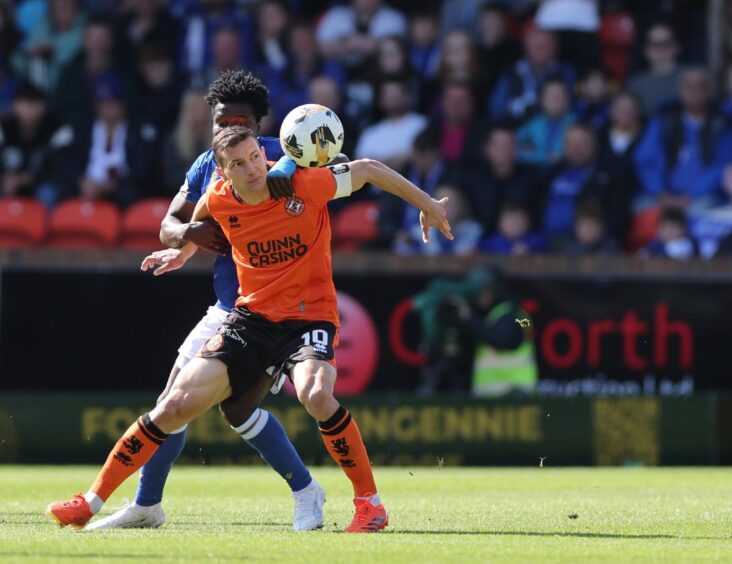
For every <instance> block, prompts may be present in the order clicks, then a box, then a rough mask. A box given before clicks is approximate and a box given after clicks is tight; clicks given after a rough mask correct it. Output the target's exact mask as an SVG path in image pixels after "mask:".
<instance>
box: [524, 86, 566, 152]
mask: <svg viewBox="0 0 732 564" xmlns="http://www.w3.org/2000/svg"><path fill="white" fill-rule="evenodd" d="M576 120H577V118H576V117H575V115H574V113H572V112H571V111H570V96H569V90H568V89H567V85H566V84H565V83H564V81H563V80H561V79H558V78H554V79H551V80H548V81H547V82H545V83H544V84H543V85H542V87H541V112H540V113H538V114H537V115H535V116H534V117H533V118H531V119H530V120H529V121H528V122H527V123H526V124H524V125H523V126H522V127H521V128H520V129H519V130H518V156H519V160H520V161H521V162H524V163H530V164H535V165H541V166H547V165H550V164H553V163H556V162H557V161H558V160H559V159H560V158H561V157H562V151H563V149H564V136H565V134H566V132H567V129H568V128H569V127H570V126H571V125H572V124H573V123H574V122H575V121H576Z"/></svg>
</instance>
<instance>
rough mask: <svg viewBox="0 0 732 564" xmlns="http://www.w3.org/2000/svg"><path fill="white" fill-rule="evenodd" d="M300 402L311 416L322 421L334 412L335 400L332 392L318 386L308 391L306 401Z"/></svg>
mask: <svg viewBox="0 0 732 564" xmlns="http://www.w3.org/2000/svg"><path fill="white" fill-rule="evenodd" d="M300 401H301V402H302V404H303V405H304V406H305V409H307V410H308V413H310V415H312V416H313V417H315V418H316V419H318V420H321V421H322V420H324V419H327V418H328V417H329V416H330V415H331V413H330V411H332V409H331V407H332V404H333V402H334V401H335V399H334V398H333V392H332V391H331V390H329V389H327V388H324V387H322V386H318V385H317V384H316V385H314V386H313V387H312V388H310V390H309V391H308V393H307V397H306V398H305V401H302V400H300Z"/></svg>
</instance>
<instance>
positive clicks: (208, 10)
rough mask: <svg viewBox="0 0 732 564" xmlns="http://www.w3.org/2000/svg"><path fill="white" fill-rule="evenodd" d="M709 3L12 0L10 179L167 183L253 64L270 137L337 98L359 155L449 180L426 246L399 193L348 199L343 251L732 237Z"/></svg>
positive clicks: (728, 167)
mask: <svg viewBox="0 0 732 564" xmlns="http://www.w3.org/2000/svg"><path fill="white" fill-rule="evenodd" d="M706 22H707V3H706V2H705V1H702V0H693V1H692V0H688V1H684V0H677V1H670V0H669V1H659V2H648V1H644V0H490V1H485V0H445V1H443V2H437V1H425V0H423V1H420V2H414V1H411V2H408V1H406V0H393V1H388V2H387V1H383V0H350V1H342V2H332V1H327V0H315V1H310V0H308V1H305V0H289V1H288V0H260V1H255V0H14V1H13V0H0V179H1V182H0V195H1V196H2V197H3V198H4V199H6V200H7V199H8V198H18V197H32V198H34V199H35V200H37V201H38V202H40V203H42V205H43V206H44V207H45V208H46V209H47V210H48V212H49V213H52V211H53V210H54V209H55V208H56V207H57V206H58V205H59V204H60V203H62V202H64V201H68V200H69V199H79V198H83V199H86V200H92V201H100V200H107V201H111V202H113V203H114V205H115V206H117V208H118V209H119V210H121V213H124V211H125V210H126V209H128V208H129V207H130V206H131V205H133V204H134V203H135V202H139V201H140V200H145V199H149V198H170V197H172V196H173V195H174V194H175V193H176V192H177V190H178V189H179V187H180V185H181V184H182V181H183V179H184V176H185V172H186V171H187V169H188V168H189V166H190V165H191V163H192V162H193V161H194V160H195V158H196V157H197V156H198V154H200V153H201V152H203V151H205V150H206V149H207V148H208V146H209V144H210V138H211V114H210V109H209V108H208V106H207V105H206V103H205V102H204V100H203V95H204V93H205V91H206V88H207V86H208V84H209V83H210V82H211V81H212V80H213V79H214V78H215V77H216V76H217V75H218V73H220V72H221V71H223V70H225V69H239V68H243V69H247V70H251V71H252V72H253V73H255V74H257V75H258V76H260V77H261V78H262V79H263V80H264V82H265V84H266V85H267V86H268V87H269V90H270V96H271V111H270V115H269V116H268V117H267V118H265V120H264V122H263V128H262V131H261V133H262V134H263V135H275V136H276V135H277V134H278V130H279V123H280V121H281V119H282V118H283V117H284V116H285V114H286V113H287V112H288V111H289V110H290V109H291V108H292V107H294V106H297V105H299V104H303V103H306V102H317V103H321V104H324V105H326V106H329V107H331V108H332V109H334V110H336V111H337V112H338V114H339V115H340V117H341V118H342V120H343V122H344V124H345V130H346V144H345V147H344V152H345V153H346V154H348V155H349V156H351V157H353V158H360V157H371V158H375V159H379V160H381V161H383V162H385V163H386V164H388V165H390V166H392V167H394V168H396V169H398V170H400V171H402V172H403V174H405V175H406V176H407V177H408V178H410V179H411V180H412V181H414V182H415V183H416V184H417V185H419V186H420V187H421V188H423V189H424V190H426V191H427V192H429V193H430V194H431V195H433V196H434V197H435V198H441V197H443V196H449V198H450V199H449V214H450V219H451V222H452V224H453V232H454V234H455V240H454V241H446V240H444V239H441V238H434V239H433V241H432V242H431V243H430V244H429V245H427V246H423V245H422V244H421V238H420V237H419V236H418V232H419V229H418V216H417V214H416V213H415V212H414V210H411V209H407V208H406V207H404V206H403V205H401V203H399V202H397V201H396V200H395V199H393V198H381V197H380V196H378V192H377V191H374V190H372V191H368V190H363V191H361V192H360V193H359V195H358V196H359V199H358V200H351V201H345V202H343V201H339V202H338V207H334V209H333V213H334V216H335V217H334V222H335V232H336V237H338V234H339V229H338V226H339V225H341V226H344V227H343V230H347V229H348V228H349V227H350V228H351V230H352V231H353V230H354V229H355V231H356V232H353V233H351V235H352V237H351V238H350V239H349V240H348V241H345V239H344V240H343V241H342V245H341V248H342V249H356V248H372V249H373V248H379V249H391V250H393V251H395V252H397V253H401V254H428V255H440V254H458V255H468V254H472V253H493V254H501V255H517V254H529V253H563V254H575V255H576V254H590V253H637V254H640V255H644V256H665V257H670V258H674V259H686V258H690V257H694V256H701V257H704V258H710V257H714V256H719V255H724V254H732V235H730V234H732V125H731V123H732V122H731V121H730V120H731V119H732V67H730V68H729V69H728V71H727V72H723V73H721V74H722V75H723V76H712V75H711V74H710V72H709V71H708V67H707V65H706V62H707V59H708V53H707V45H706V37H707V33H706V31H707V30H706V27H705V26H706ZM1 201H2V200H1V199H0V202H1ZM344 237H345V236H344ZM336 243H337V244H338V240H336Z"/></svg>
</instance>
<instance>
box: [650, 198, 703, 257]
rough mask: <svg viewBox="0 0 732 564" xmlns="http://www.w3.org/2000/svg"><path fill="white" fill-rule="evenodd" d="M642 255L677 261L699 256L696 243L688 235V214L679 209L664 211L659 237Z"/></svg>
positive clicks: (659, 226) (657, 236)
mask: <svg viewBox="0 0 732 564" xmlns="http://www.w3.org/2000/svg"><path fill="white" fill-rule="evenodd" d="M640 254H641V256H646V257H664V258H672V259H676V260H686V259H690V258H693V257H695V256H697V255H698V254H699V251H698V249H697V245H696V242H695V241H694V240H693V239H692V238H691V237H690V236H689V234H688V227H687V222H686V213H685V212H684V211H683V210H681V209H678V208H666V209H664V210H663V215H662V216H661V221H660V222H659V224H658V235H656V238H655V239H654V240H653V241H651V242H650V243H649V244H648V246H647V247H646V248H645V249H642V250H641V253H640Z"/></svg>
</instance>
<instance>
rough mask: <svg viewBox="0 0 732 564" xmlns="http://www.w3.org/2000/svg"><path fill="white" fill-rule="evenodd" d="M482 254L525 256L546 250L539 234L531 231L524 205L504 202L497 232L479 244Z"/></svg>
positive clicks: (526, 208) (528, 215)
mask: <svg viewBox="0 0 732 564" xmlns="http://www.w3.org/2000/svg"><path fill="white" fill-rule="evenodd" d="M480 250H481V251H482V252H484V253H491V254H496V255H527V254H532V253H541V252H544V251H546V250H547V244H546V240H545V239H544V236H543V235H542V234H541V233H536V232H533V231H532V230H531V214H530V213H529V208H528V207H527V206H526V204H523V203H520V202H510V201H509V202H506V203H504V204H503V206H501V211H500V213H499V214H498V231H497V232H496V233H494V234H493V235H491V236H490V237H488V238H487V239H484V240H483V241H481V243H480Z"/></svg>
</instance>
